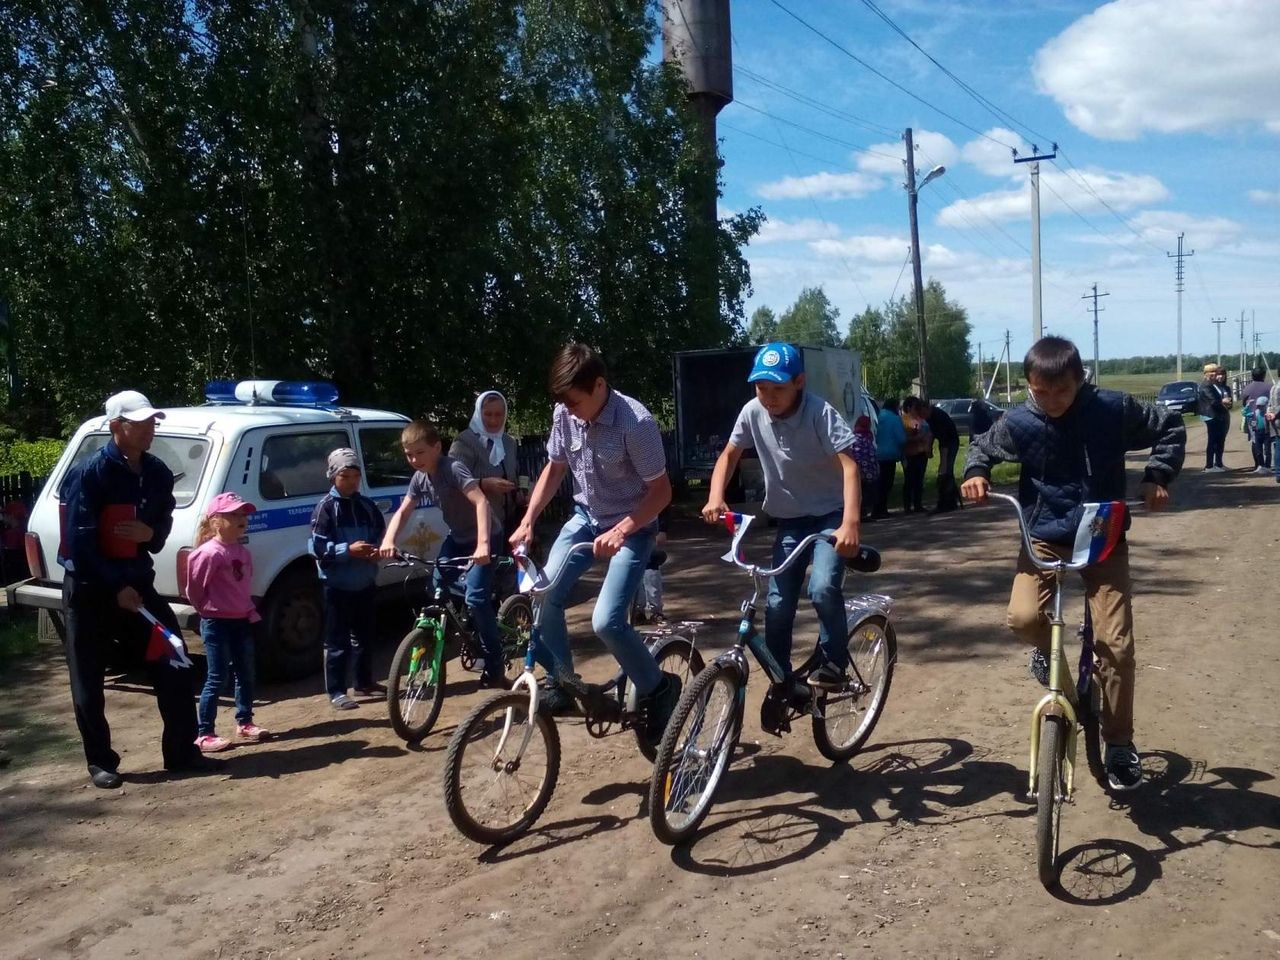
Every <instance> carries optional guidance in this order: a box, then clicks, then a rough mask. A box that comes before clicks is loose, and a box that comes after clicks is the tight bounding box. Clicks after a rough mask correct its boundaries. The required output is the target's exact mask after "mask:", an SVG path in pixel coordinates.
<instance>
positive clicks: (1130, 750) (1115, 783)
mask: <svg viewBox="0 0 1280 960" xmlns="http://www.w3.org/2000/svg"><path fill="white" fill-rule="evenodd" d="M1106 767H1107V786H1109V787H1110V788H1111V789H1112V790H1119V791H1124V790H1136V789H1137V788H1138V787H1140V786H1142V761H1141V760H1139V759H1138V749H1137V748H1136V747H1135V746H1134V745H1133V744H1132V743H1108V744H1107V756H1106Z"/></svg>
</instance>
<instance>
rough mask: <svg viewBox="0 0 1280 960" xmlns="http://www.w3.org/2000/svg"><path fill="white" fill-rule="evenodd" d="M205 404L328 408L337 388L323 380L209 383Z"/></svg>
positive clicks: (336, 399) (219, 381)
mask: <svg viewBox="0 0 1280 960" xmlns="http://www.w3.org/2000/svg"><path fill="white" fill-rule="evenodd" d="M204 399H205V402H206V403H219V404H228V403H247V404H251V405H252V404H273V405H279V406H289V407H332V406H335V405H336V404H337V402H338V388H337V387H335V386H334V385H333V384H331V383H325V382H324V381H323V380H241V381H239V382H236V381H235V380H211V381H210V382H209V383H208V384H206V385H205V388H204Z"/></svg>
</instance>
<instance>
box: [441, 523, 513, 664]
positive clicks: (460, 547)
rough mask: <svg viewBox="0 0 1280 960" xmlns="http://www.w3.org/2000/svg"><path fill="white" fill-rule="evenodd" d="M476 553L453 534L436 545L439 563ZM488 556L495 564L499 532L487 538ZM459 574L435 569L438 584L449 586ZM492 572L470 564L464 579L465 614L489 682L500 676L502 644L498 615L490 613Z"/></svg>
mask: <svg viewBox="0 0 1280 960" xmlns="http://www.w3.org/2000/svg"><path fill="white" fill-rule="evenodd" d="M475 552H476V545H475V543H474V542H472V543H464V542H462V541H460V540H455V539H454V538H453V534H449V536H447V537H445V538H444V543H442V544H440V556H439V559H441V560H452V559H453V558H454V557H469V556H471V555H472V554H473V553H475ZM489 553H490V555H491V556H492V557H493V558H494V559H495V560H496V559H497V558H498V556H499V555H500V554H501V553H502V530H501V529H499V530H496V531H494V532H493V533H492V535H491V536H490V537H489ZM459 572H460V571H459V570H458V569H457V568H456V567H455V568H453V569H451V570H442V569H440V568H439V567H437V568H436V578H437V582H438V583H445V584H449V583H453V582H454V581H455V580H457V579H458V574H459ZM495 572H496V570H495V567H494V565H493V563H486V564H484V565H483V566H480V565H478V564H472V566H471V568H470V569H469V570H468V571H467V577H466V587H467V593H466V602H467V612H468V613H470V614H471V622H472V623H474V624H475V627H476V634H477V635H478V636H479V637H480V648H481V650H483V651H484V675H485V676H486V677H489V678H497V677H500V676H502V640H501V639H500V638H499V637H498V615H497V613H496V612H495V611H494V609H493V580H494V574H495Z"/></svg>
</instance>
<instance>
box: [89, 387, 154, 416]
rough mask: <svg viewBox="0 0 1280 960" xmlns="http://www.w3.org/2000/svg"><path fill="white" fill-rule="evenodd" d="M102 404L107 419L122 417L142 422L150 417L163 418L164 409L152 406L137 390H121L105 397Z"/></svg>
mask: <svg viewBox="0 0 1280 960" xmlns="http://www.w3.org/2000/svg"><path fill="white" fill-rule="evenodd" d="M103 406H104V407H105V408H106V411H107V419H108V420H119V419H120V418H121V417H123V418H124V419H125V420H132V421H133V422H134V423H142V422H143V421H144V420H150V419H151V418H152V417H154V418H156V419H157V420H163V419H164V411H162V410H157V409H156V408H155V407H153V406H152V405H151V401H150V400H148V399H147V398H146V397H144V396H143V395H142V394H140V393H139V392H138V391H137V390H122V391H120V392H119V393H117V394H115V395H114V396H110V397H107V402H106V403H105V404H103Z"/></svg>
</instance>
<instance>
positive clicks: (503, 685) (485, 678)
mask: <svg viewBox="0 0 1280 960" xmlns="http://www.w3.org/2000/svg"><path fill="white" fill-rule="evenodd" d="M480 689H481V690H510V689H511V681H510V680H508V679H507V678H506V677H504V676H503V675H502V674H498V675H497V676H493V677H491V676H489V675H488V674H487V673H482V674H480Z"/></svg>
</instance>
